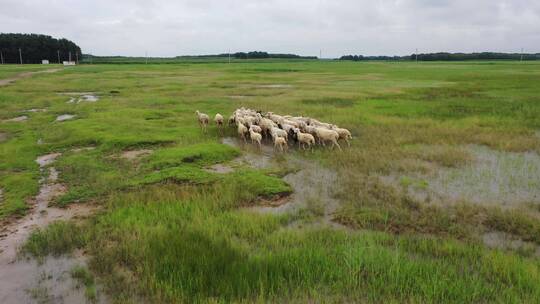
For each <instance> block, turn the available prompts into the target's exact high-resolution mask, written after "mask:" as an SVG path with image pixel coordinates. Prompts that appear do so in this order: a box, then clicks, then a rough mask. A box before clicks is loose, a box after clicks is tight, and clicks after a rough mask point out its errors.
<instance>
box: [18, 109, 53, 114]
mask: <svg viewBox="0 0 540 304" xmlns="http://www.w3.org/2000/svg"><path fill="white" fill-rule="evenodd" d="M23 112H29V113H38V112H47V109H29V110H25V111H23Z"/></svg>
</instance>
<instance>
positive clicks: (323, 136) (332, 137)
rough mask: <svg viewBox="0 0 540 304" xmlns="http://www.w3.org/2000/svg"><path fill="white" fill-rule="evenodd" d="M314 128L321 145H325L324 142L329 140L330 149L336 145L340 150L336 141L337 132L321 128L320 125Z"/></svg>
mask: <svg viewBox="0 0 540 304" xmlns="http://www.w3.org/2000/svg"><path fill="white" fill-rule="evenodd" d="M316 130H317V138H318V139H319V141H320V143H321V144H322V145H323V146H325V147H326V144H325V142H326V141H330V142H332V149H333V148H334V146H337V147H338V148H339V149H340V150H341V146H340V145H339V144H338V142H337V140H338V138H339V134H338V132H336V131H334V130H329V129H326V128H322V127H318V128H317V129H316Z"/></svg>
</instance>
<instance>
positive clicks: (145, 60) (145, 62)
mask: <svg viewBox="0 0 540 304" xmlns="http://www.w3.org/2000/svg"><path fill="white" fill-rule="evenodd" d="M144 64H148V51H144Z"/></svg>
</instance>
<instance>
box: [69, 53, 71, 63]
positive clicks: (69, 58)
mask: <svg viewBox="0 0 540 304" xmlns="http://www.w3.org/2000/svg"><path fill="white" fill-rule="evenodd" d="M69 62H71V51H69Z"/></svg>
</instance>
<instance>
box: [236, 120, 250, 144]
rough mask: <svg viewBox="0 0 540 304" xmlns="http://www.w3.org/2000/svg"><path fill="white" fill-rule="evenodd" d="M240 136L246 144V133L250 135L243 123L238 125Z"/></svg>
mask: <svg viewBox="0 0 540 304" xmlns="http://www.w3.org/2000/svg"><path fill="white" fill-rule="evenodd" d="M237 131H238V135H240V137H242V139H244V142H246V133H248V128H246V126H244V125H243V124H242V123H238V127H237Z"/></svg>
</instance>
